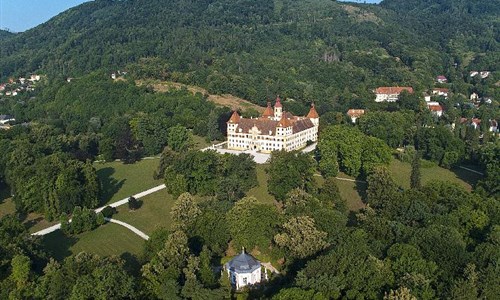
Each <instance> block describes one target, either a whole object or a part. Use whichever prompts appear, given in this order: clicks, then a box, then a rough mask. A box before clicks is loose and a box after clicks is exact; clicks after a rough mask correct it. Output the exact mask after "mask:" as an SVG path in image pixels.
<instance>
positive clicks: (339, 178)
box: [314, 173, 367, 183]
mask: <svg viewBox="0 0 500 300" xmlns="http://www.w3.org/2000/svg"><path fill="white" fill-rule="evenodd" d="M314 176H317V177H323V176H322V175H321V174H318V173H314ZM335 179H338V180H343V181H349V182H356V183H367V182H366V181H363V180H356V179H351V178H344V177H335Z"/></svg>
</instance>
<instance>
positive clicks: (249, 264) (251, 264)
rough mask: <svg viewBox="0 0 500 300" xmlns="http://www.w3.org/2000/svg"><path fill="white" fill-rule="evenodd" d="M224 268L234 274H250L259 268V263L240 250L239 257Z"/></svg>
mask: <svg viewBox="0 0 500 300" xmlns="http://www.w3.org/2000/svg"><path fill="white" fill-rule="evenodd" d="M226 268H228V269H229V270H231V271H234V272H236V273H252V272H253V271H255V270H257V269H259V268H260V262H259V261H258V260H256V259H255V258H254V257H253V256H251V255H250V254H247V253H246V252H245V250H242V251H241V254H240V255H238V256H236V257H234V258H233V259H231V260H230V261H229V262H228V263H227V264H226Z"/></svg>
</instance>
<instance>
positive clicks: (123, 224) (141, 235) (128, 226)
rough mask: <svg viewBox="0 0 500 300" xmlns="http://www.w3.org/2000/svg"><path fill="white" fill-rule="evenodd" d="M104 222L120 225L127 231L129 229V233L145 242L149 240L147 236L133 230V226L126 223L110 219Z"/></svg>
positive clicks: (137, 230)
mask: <svg viewBox="0 0 500 300" xmlns="http://www.w3.org/2000/svg"><path fill="white" fill-rule="evenodd" d="M105 220H106V221H108V222H110V223H115V224H118V225H121V226H123V227H126V228H127V229H130V231H132V232H133V233H135V234H137V235H138V236H140V237H141V238H143V239H144V240H146V241H147V240H149V236H148V235H147V234H145V233H144V232H142V231H140V230H139V229H137V228H135V227H134V226H132V225H130V224H128V223H125V222H122V221H119V220H116V219H110V218H105Z"/></svg>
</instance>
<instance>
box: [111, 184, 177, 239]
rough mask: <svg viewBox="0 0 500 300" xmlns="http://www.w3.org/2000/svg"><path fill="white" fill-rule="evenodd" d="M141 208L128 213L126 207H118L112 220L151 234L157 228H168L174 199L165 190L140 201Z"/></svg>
mask: <svg viewBox="0 0 500 300" xmlns="http://www.w3.org/2000/svg"><path fill="white" fill-rule="evenodd" d="M140 200H141V201H142V206H141V207H140V208H139V209H137V210H135V211H130V210H129V209H128V206H127V205H122V206H120V207H118V213H117V214H115V215H114V216H113V218H114V219H117V220H120V221H123V222H126V223H129V224H130V225H132V226H134V227H136V228H137V229H139V230H141V231H143V232H144V233H146V234H148V235H149V234H151V233H152V232H153V231H154V230H155V229H156V228H158V227H167V228H168V227H170V222H171V217H170V209H171V208H172V205H173V204H174V201H175V200H174V199H173V198H172V196H171V195H170V194H168V193H167V191H166V190H161V191H158V192H156V193H153V194H150V195H147V196H145V197H143V198H141V199H140Z"/></svg>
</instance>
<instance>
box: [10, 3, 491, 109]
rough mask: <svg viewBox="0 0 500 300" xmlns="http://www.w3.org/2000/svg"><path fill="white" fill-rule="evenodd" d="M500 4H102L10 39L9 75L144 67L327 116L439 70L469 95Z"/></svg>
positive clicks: (486, 55) (485, 60) (485, 59)
mask: <svg viewBox="0 0 500 300" xmlns="http://www.w3.org/2000/svg"><path fill="white" fill-rule="evenodd" d="M499 8H500V1H498V0H494V1H487V0H474V1H465V0H448V1H437V0H426V1H403V0H386V1H383V2H382V3H381V4H380V5H366V4H364V5H363V4H352V3H344V2H342V3H341V2H336V1H330V0H309V1H293V0H274V1H266V0H252V1H249V0H237V1H235V0H193V1H181V0H172V1H164V0H147V1H146V0H127V1H112V0H97V1H92V2H87V3H84V4H82V5H80V6H78V7H75V8H72V9H69V10H67V11H65V12H63V13H61V14H60V15H58V16H57V17H55V18H53V19H51V20H50V21H48V22H46V23H44V24H42V25H40V26H38V27H36V28H34V29H31V30H28V31H26V32H23V33H20V34H16V35H13V36H12V37H9V38H7V39H0V72H1V73H0V77H2V78H4V79H5V78H6V77H9V76H16V75H25V74H26V73H29V72H35V71H36V72H42V73H46V74H48V75H49V76H52V77H54V76H60V77H75V76H79V75H82V74H85V73H88V72H90V71H93V70H96V69H102V68H104V69H106V70H108V71H112V70H117V69H134V67H135V68H136V69H137V68H138V66H139V70H141V71H142V73H141V72H138V75H149V77H157V78H158V77H160V78H158V79H168V80H173V81H177V82H181V83H185V84H191V85H198V86H202V87H204V88H207V89H208V90H209V92H211V93H230V94H233V95H237V96H240V97H242V98H245V99H249V100H251V101H253V102H255V103H259V104H265V102H266V101H267V99H269V98H274V96H275V95H276V94H278V93H279V94H280V95H282V96H283V97H285V98H286V97H293V98H294V99H296V100H300V101H299V103H308V102H310V101H312V100H315V101H317V102H320V103H323V106H322V108H321V109H322V110H323V111H327V110H330V109H331V108H332V106H336V105H338V104H340V105H341V107H342V108H343V107H347V106H362V104H363V101H368V100H370V99H371V98H372V97H373V96H372V95H371V90H372V89H373V88H374V87H376V86H379V85H389V84H397V85H412V86H414V88H416V89H417V90H423V89H425V88H427V87H430V86H431V85H432V84H433V79H434V78H435V76H436V75H441V74H443V75H446V76H447V77H448V78H449V80H450V81H451V82H452V83H454V84H455V86H454V88H455V89H456V90H457V91H461V92H464V93H466V92H467V86H466V85H464V84H463V82H464V78H465V77H467V74H468V72H467V71H468V70H469V69H485V70H497V69H498V64H499V61H500V57H499V51H498V49H499V42H498V41H499V32H500V30H499V19H498V15H499V10H500V9H499ZM146 58H147V59H146ZM152 58H154V59H152ZM131 64H134V65H133V66H131ZM455 64H456V65H455Z"/></svg>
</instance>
